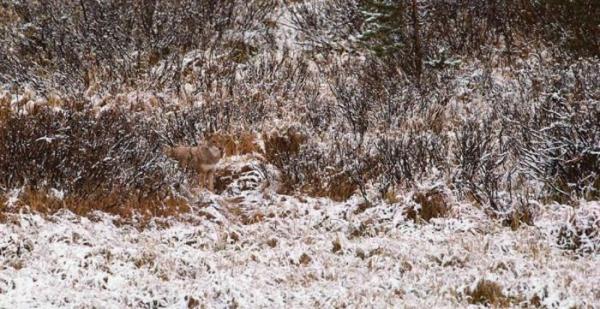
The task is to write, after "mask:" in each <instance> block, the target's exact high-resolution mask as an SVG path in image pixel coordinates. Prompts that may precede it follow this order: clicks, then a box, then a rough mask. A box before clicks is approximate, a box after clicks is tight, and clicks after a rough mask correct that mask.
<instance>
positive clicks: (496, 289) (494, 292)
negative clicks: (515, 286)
mask: <svg viewBox="0 0 600 309" xmlns="http://www.w3.org/2000/svg"><path fill="white" fill-rule="evenodd" d="M467 295H468V296H469V303H471V304H482V305H491V306H500V307H506V306H508V305H509V299H508V297H506V296H505V295H504V293H502V286H500V284H498V283H496V282H494V281H490V280H485V279H484V280H481V281H479V283H477V286H476V287H475V289H473V290H468V291H467Z"/></svg>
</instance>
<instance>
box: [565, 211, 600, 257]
mask: <svg viewBox="0 0 600 309" xmlns="http://www.w3.org/2000/svg"><path fill="white" fill-rule="evenodd" d="M555 236H556V242H557V244H558V246H559V248H561V249H563V250H570V251H574V252H576V253H577V254H580V255H586V254H598V253H599V252H600V207H599V206H598V205H596V204H585V205H581V206H580V208H579V209H576V210H575V211H574V213H573V215H572V216H571V217H570V218H569V220H568V222H565V223H562V224H561V225H560V226H559V227H558V228H557V229H556V231H555Z"/></svg>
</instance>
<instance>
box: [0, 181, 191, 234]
mask: <svg viewBox="0 0 600 309" xmlns="http://www.w3.org/2000/svg"><path fill="white" fill-rule="evenodd" d="M0 203H1V204H0V219H1V217H3V216H5V214H4V213H15V212H19V211H30V212H32V213H38V214H42V215H52V214H54V213H56V212H58V211H59V210H61V209H68V210H70V211H72V212H73V213H75V214H77V215H80V216H89V215H90V214H92V212H94V211H102V212H106V213H110V214H113V215H118V216H119V217H120V218H121V223H123V224H128V223H132V222H133V221H132V219H133V218H134V217H136V222H137V224H139V225H141V226H143V225H145V224H146V223H148V222H149V221H150V220H151V219H153V218H168V217H177V216H179V215H181V214H184V213H187V212H188V211H189V209H190V208H189V204H188V202H187V201H186V200H184V199H183V198H180V197H174V196H168V195H167V196H160V195H158V194H157V195H153V196H139V195H135V194H132V193H129V194H128V193H124V192H113V193H109V194H97V195H89V196H85V197H82V196H65V197H64V198H63V199H60V198H57V197H55V196H53V195H52V194H50V193H48V192H45V191H40V190H34V189H31V188H25V189H24V190H23V191H22V192H21V193H20V194H19V196H18V199H17V201H16V203H14V204H13V205H12V206H11V207H10V208H8V207H6V199H5V198H1V199H0Z"/></svg>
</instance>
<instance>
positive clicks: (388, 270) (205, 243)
mask: <svg viewBox="0 0 600 309" xmlns="http://www.w3.org/2000/svg"><path fill="white" fill-rule="evenodd" d="M199 199H201V200H202V203H197V206H196V208H195V209H194V211H193V212H192V214H190V215H189V216H188V217H186V218H183V219H179V220H175V219H173V220H171V221H170V222H169V225H168V226H167V227H159V226H158V225H152V224H150V225H149V226H147V227H146V228H145V229H143V230H138V229H136V228H134V227H132V226H131V225H119V224H115V218H114V217H111V216H109V215H106V214H103V213H96V214H94V215H93V216H91V217H90V218H91V219H90V218H84V217H77V216H75V215H73V214H71V213H69V212H68V211H63V212H60V213H57V214H55V215H53V216H50V217H46V218H43V217H40V216H38V215H30V214H11V215H8V217H7V220H6V223H3V224H1V225H0V308H33V307H40V308H42V307H43V308H49V307H65V306H66V307H104V308H106V307H112V308H116V307H124V306H130V307H162V306H165V307H179V308H183V307H186V306H187V305H188V304H189V305H194V304H196V303H199V304H204V305H207V306H208V307H226V306H234V305H239V306H241V307H243V308H254V307H278V308H280V307H307V306H308V307H331V306H345V305H351V306H356V307H364V306H367V307H369V306H374V307H389V306H410V307H422V306H425V305H427V306H434V307H442V306H445V307H455V306H466V305H468V304H470V302H474V300H475V299H472V298H471V297H470V295H475V294H474V292H473V291H475V290H476V287H477V285H478V284H479V283H480V282H481V281H482V280H488V281H490V282H494V283H496V284H497V285H498V286H499V287H500V288H501V295H500V298H498V299H496V300H495V301H496V303H495V305H504V306H506V305H509V306H519V305H525V304H529V305H542V306H547V307H556V308H558V307H572V306H575V307H588V306H591V307H596V306H600V301H599V296H600V288H599V287H600V268H599V267H598V265H600V258H599V256H598V254H597V251H596V253H595V254H583V255H575V254H574V253H573V252H571V251H565V250H562V249H560V248H559V247H558V245H557V241H556V235H557V233H556V231H557V230H558V229H559V228H560V226H562V225H563V224H564V223H565V222H567V221H568V219H569V217H570V216H572V215H573V210H572V207H570V206H564V205H558V204H555V205H547V206H546V207H542V209H541V212H540V214H539V216H538V217H537V220H536V221H535V225H534V226H522V227H520V228H519V229H517V230H516V231H513V230H511V229H510V228H509V227H503V226H502V225H501V224H499V223H498V222H494V221H491V220H490V219H489V217H488V216H486V215H485V214H483V213H482V212H481V211H480V210H479V209H478V208H476V207H474V206H472V205H469V204H457V205H453V208H452V212H451V214H450V215H449V216H448V217H445V218H434V219H432V220H431V221H430V222H429V223H427V224H415V223H413V221H412V220H409V219H407V218H405V216H404V215H403V211H402V210H403V207H401V205H398V204H396V205H388V204H379V205H376V206H374V207H371V208H368V209H366V210H365V211H363V212H360V213H359V212H358V211H356V208H357V207H358V206H357V204H358V203H359V200H357V199H354V200H350V201H348V202H346V203H337V202H331V201H330V200H327V199H309V198H303V197H298V198H295V197H290V196H284V195H278V194H275V193H271V192H269V191H268V190H265V192H264V193H260V192H258V191H245V192H242V193H240V194H239V195H238V196H236V197H220V196H217V195H209V194H203V195H201V196H200V197H199ZM581 209H587V210H588V211H590V212H593V211H595V212H598V211H599V209H600V205H599V204H598V203H587V204H584V205H581ZM244 216H246V217H247V216H250V217H252V216H254V217H255V218H257V219H256V220H255V221H254V222H255V223H252V224H242V220H241V218H242V217H244ZM596 245H598V244H596ZM486 282H487V281H486ZM482 297H483V298H482ZM486 297H489V296H486V295H483V296H478V297H477V298H476V300H483V301H485V300H487V299H488V298H486Z"/></svg>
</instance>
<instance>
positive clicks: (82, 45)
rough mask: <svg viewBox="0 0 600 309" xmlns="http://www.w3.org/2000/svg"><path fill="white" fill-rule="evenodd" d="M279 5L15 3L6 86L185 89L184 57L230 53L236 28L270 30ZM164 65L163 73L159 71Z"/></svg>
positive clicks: (5, 58)
mask: <svg viewBox="0 0 600 309" xmlns="http://www.w3.org/2000/svg"><path fill="white" fill-rule="evenodd" d="M274 3H275V2H274V1H251V2H248V1H235V0H230V1H215V0H204V1H200V2H197V1H154V0H147V1H140V2H132V3H128V2H122V1H100V2H99V1H90V0H85V1H77V2H64V1H24V2H21V1H17V2H12V3H9V4H6V6H5V7H6V10H7V11H9V12H11V16H12V17H13V18H12V19H11V20H10V21H11V23H4V24H2V25H0V33H2V41H3V42H2V44H1V45H0V46H2V47H0V55H2V56H0V72H2V74H0V81H2V82H10V83H14V84H17V85H21V84H23V83H30V84H33V85H34V86H35V87H36V88H38V89H43V88H45V87H46V86H47V87H50V90H55V89H61V92H63V93H81V92H83V90H85V89H87V88H88V87H90V84H91V83H93V82H94V80H93V79H99V80H102V81H103V82H102V83H100V85H101V86H102V87H103V88H104V89H105V90H109V91H112V92H114V91H116V90H118V89H120V88H121V87H123V86H126V85H133V84H134V83H135V84H138V87H139V86H140V84H144V83H148V82H149V83H150V85H147V86H148V87H152V88H155V89H156V88H157V87H160V88H163V87H166V88H169V87H176V88H178V87H179V86H180V84H181V80H180V78H181V60H182V59H181V58H182V55H183V54H185V53H186V52H187V51H189V50H191V49H210V48H215V47H216V46H219V47H220V48H221V49H225V48H226V47H227V46H225V45H226V44H225V43H227V42H228V41H229V40H230V38H229V37H227V35H228V33H227V31H228V30H230V29H238V30H240V31H249V30H253V29H255V27H256V26H257V25H260V26H261V27H262V26H263V25H262V22H264V21H266V20H268V18H267V17H268V15H269V14H270V13H271V11H272V9H273V5H274ZM59 12H60V16H59V15H58V13H59ZM230 49H231V48H230ZM160 61H164V62H165V63H164V64H163V65H162V69H161V70H157V71H154V72H153V71H152V70H151V68H152V67H155V66H157V65H158V64H159V62H160ZM165 77H167V78H165ZM49 82H50V84H49V85H46V84H47V83H49Z"/></svg>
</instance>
